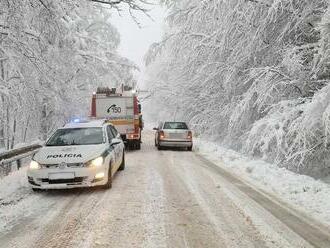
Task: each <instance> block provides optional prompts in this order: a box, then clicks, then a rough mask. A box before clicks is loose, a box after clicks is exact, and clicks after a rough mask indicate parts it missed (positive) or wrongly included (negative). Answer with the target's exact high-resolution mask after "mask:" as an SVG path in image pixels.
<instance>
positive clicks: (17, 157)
mask: <svg viewBox="0 0 330 248" xmlns="http://www.w3.org/2000/svg"><path fill="white" fill-rule="evenodd" d="M41 147H42V145H40V144H33V145H28V146H24V147H20V148H15V149H12V150H9V151H5V152H0V169H2V170H5V171H4V172H2V173H1V171H0V174H5V175H6V174H8V173H9V172H10V171H11V170H12V169H11V163H12V162H16V165H17V169H19V168H20V167H21V159H23V158H26V157H29V156H31V155H33V154H34V153H35V152H36V151H37V150H38V149H39V148H41ZM0 176H1V175H0Z"/></svg>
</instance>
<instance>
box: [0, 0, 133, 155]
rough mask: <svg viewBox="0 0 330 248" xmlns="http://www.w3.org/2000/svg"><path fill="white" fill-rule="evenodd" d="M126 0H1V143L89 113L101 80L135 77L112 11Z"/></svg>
mask: <svg viewBox="0 0 330 248" xmlns="http://www.w3.org/2000/svg"><path fill="white" fill-rule="evenodd" d="M129 2H130V3H128V1H125V0H123V1H113V2H112V3H111V4H110V5H109V4H107V3H97V1H88V0H84V1H78V0H70V1H67V0H54V1H44V0H20V1H0V147H6V148H7V149H9V148H11V147H13V146H14V145H15V144H16V143H19V142H27V141H30V140H32V139H36V138H40V139H45V137H47V135H49V134H50V132H52V131H53V130H54V129H55V128H56V127H58V126H59V125H62V124H63V123H64V122H65V121H67V120H68V119H70V118H72V117H73V116H79V115H82V116H87V115H88V107H89V102H90V97H91V94H92V92H93V91H94V90H95V89H96V87H97V86H101V85H102V86H117V85H120V84H122V83H124V84H132V83H133V76H132V70H133V69H135V65H134V64H132V63H131V62H130V61H128V60H127V59H125V58H122V57H120V56H119V55H118V54H117V52H116V49H117V48H118V45H119V42H120V37H119V33H118V32H117V30H116V29H115V28H114V27H113V26H112V25H111V13H112V10H111V9H109V6H110V7H113V9H114V8H118V7H119V6H120V4H125V3H126V4H133V3H134V4H135V2H136V1H129ZM104 6H107V8H105V7H104ZM130 7H132V8H134V5H130ZM113 11H117V10H115V9H114V10H113Z"/></svg>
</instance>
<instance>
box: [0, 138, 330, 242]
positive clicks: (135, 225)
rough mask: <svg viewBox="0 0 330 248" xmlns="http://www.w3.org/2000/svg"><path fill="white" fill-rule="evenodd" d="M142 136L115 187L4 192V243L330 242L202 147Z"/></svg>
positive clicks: (318, 229)
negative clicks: (166, 145) (195, 149)
mask: <svg viewBox="0 0 330 248" xmlns="http://www.w3.org/2000/svg"><path fill="white" fill-rule="evenodd" d="M144 140H145V141H144V143H143V146H142V150H141V151H134V152H128V153H127V157H126V170H125V171H123V172H119V173H117V175H116V176H115V178H114V182H113V188H112V189H111V190H107V191H105V190H101V189H79V190H65V191H48V192H42V193H37V194H35V193H32V192H31V191H30V190H29V189H28V188H26V187H25V188H24V187H23V188H18V189H17V190H16V191H15V192H13V193H12V194H10V197H11V200H8V199H7V200H6V199H0V209H1V210H2V215H1V218H2V219H0V221H1V222H2V223H5V224H4V225H5V226H2V227H1V226H0V230H1V234H0V247H6V248H7V247H17V248H23V247H40V248H41V247H42V248H43V247H60V248H62V247H123V248H124V247H125V248H126V247H152V248H154V247H157V248H158V247H175V248H176V247H196V248H197V247H203V248H204V247H205V248H206V247H220V248H221V247H237V248H243V247H244V248H249V247H283V248H288V247H299V248H301V247H306V248H307V247H330V241H329V234H328V231H327V229H326V228H325V227H323V228H322V230H321V226H320V225H319V224H318V223H315V222H313V221H311V220H308V219H307V218H305V217H300V216H299V215H297V213H296V212H295V211H292V210H290V209H289V208H288V207H285V206H283V204H279V203H278V202H276V201H274V199H270V198H268V197H267V196H266V195H265V194H264V193H262V192H261V191H258V190H255V189H254V188H252V187H250V186H249V185H247V184H245V183H244V182H242V181H240V180H239V179H237V178H235V177H233V176H231V175H230V174H228V173H226V171H223V169H221V168H220V167H218V166H216V165H215V164H212V163H211V162H209V161H207V160H206V159H204V158H203V157H201V156H199V155H198V154H195V153H192V152H186V151H172V150H166V151H157V150H156V148H155V147H154V145H153V135H152V133H146V134H145V135H144ZM8 197H9V196H8ZM280 205H282V206H280ZM3 210H6V211H7V212H8V213H7V214H3V212H5V211H3ZM1 222H0V223H1Z"/></svg>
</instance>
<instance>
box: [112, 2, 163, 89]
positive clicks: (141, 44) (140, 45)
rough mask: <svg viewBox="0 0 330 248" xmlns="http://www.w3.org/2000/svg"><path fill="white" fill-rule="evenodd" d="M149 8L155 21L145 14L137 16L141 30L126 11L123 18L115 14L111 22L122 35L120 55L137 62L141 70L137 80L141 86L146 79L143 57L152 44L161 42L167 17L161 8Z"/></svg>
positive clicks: (123, 12)
mask: <svg viewBox="0 0 330 248" xmlns="http://www.w3.org/2000/svg"><path fill="white" fill-rule="evenodd" d="M149 8H150V9H151V11H150V12H149V15H150V16H151V17H152V18H153V19H154V21H152V20H151V19H150V18H148V17H146V16H145V15H143V14H137V15H136V16H137V18H138V21H139V22H140V24H141V26H142V27H141V28H139V27H138V25H137V24H136V23H135V22H134V20H133V19H132V17H131V16H130V15H129V13H128V12H127V11H124V10H123V11H122V13H121V15H122V16H121V17H120V16H119V15H118V14H117V13H114V14H113V18H112V20H111V21H112V24H113V25H114V26H116V27H117V29H118V31H119V32H120V35H121V44H120V47H119V53H120V54H121V55H122V56H124V57H127V58H129V59H130V60H132V61H133V62H135V63H136V64H137V65H138V66H139V67H140V68H141V72H140V73H138V74H137V78H138V80H139V81H140V82H139V84H141V80H143V77H144V66H143V64H144V63H143V57H144V55H145V54H146V52H147V51H148V48H149V46H150V45H151V44H152V43H154V42H158V41H160V40H161V38H162V32H163V23H164V17H165V10H164V9H163V8H161V7H160V6H150V7H149ZM142 84H143V83H142Z"/></svg>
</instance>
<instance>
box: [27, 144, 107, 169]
mask: <svg viewBox="0 0 330 248" xmlns="http://www.w3.org/2000/svg"><path fill="white" fill-rule="evenodd" d="M108 147H109V146H108V145H107V144H99V145H80V146H44V147H42V148H41V149H40V150H39V151H38V152H37V153H36V154H35V155H34V157H33V160H35V161H37V162H38V163H40V164H58V163H61V162H65V163H85V162H87V161H90V160H92V159H94V158H97V157H98V156H100V155H102V154H103V152H104V151H105V150H106V149H107V148H108Z"/></svg>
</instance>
